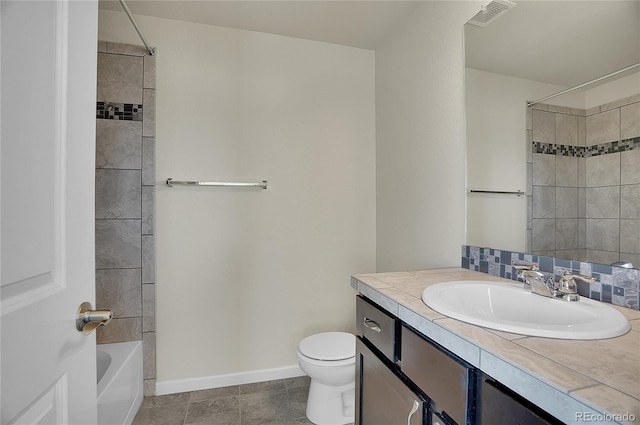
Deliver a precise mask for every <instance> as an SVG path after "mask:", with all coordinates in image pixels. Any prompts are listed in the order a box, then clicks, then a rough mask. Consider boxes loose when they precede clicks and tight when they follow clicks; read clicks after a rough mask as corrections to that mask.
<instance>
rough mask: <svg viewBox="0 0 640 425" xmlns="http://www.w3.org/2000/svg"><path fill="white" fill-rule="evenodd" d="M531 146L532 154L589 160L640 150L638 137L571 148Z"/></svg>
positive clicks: (545, 144)
mask: <svg viewBox="0 0 640 425" xmlns="http://www.w3.org/2000/svg"><path fill="white" fill-rule="evenodd" d="M531 145H532V151H533V153H541V154H545V155H558V156H568V157H574V158H590V157H592V156H599V155H607V154H610V153H618V152H625V151H631V150H635V149H640V137H633V138H630V139H624V140H620V141H616V142H609V143H602V144H599V145H593V146H572V145H559V144H555V143H541V142H532V143H531Z"/></svg>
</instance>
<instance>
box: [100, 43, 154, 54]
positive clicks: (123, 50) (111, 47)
mask: <svg viewBox="0 0 640 425" xmlns="http://www.w3.org/2000/svg"><path fill="white" fill-rule="evenodd" d="M107 53H113V54H119V55H128V56H140V57H142V56H145V55H147V54H148V52H147V49H146V48H145V47H144V46H136V45H133V44H123V43H114V42H111V41H110V42H108V43H107Z"/></svg>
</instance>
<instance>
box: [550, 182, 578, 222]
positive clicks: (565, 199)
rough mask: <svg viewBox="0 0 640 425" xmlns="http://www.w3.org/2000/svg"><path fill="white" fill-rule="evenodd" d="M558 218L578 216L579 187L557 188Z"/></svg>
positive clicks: (556, 214)
mask: <svg viewBox="0 0 640 425" xmlns="http://www.w3.org/2000/svg"><path fill="white" fill-rule="evenodd" d="M555 217H556V218H578V188H577V187H557V188H556V211H555Z"/></svg>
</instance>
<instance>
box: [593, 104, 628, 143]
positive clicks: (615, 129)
mask: <svg viewBox="0 0 640 425" xmlns="http://www.w3.org/2000/svg"><path fill="white" fill-rule="evenodd" d="M616 140H620V109H612V110H610V111H606V112H601V113H599V114H595V115H591V116H588V117H587V146H592V145H597V144H599V143H607V142H613V141H616Z"/></svg>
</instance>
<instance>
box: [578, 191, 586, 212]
mask: <svg viewBox="0 0 640 425" xmlns="http://www.w3.org/2000/svg"><path fill="white" fill-rule="evenodd" d="M586 216H587V189H586V188H584V187H579V188H578V218H585V217H586Z"/></svg>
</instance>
